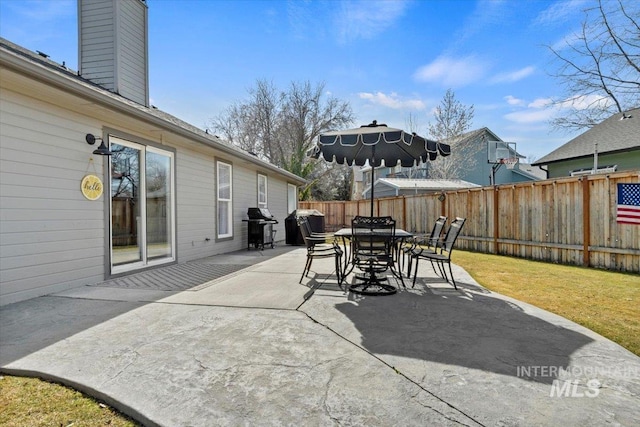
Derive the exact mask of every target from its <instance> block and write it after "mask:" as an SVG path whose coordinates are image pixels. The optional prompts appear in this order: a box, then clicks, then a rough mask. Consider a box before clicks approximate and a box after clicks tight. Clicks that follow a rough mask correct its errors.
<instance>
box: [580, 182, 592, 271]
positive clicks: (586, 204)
mask: <svg viewBox="0 0 640 427" xmlns="http://www.w3.org/2000/svg"><path fill="white" fill-rule="evenodd" d="M590 193H591V192H590V190H589V178H587V177H586V176H585V177H582V245H583V247H582V264H583V265H584V266H585V267H589V265H590V264H591V254H590V253H589V245H590V244H591V218H590V216H589V212H590V209H589V208H590V203H591V201H590V195H591V194H590Z"/></svg>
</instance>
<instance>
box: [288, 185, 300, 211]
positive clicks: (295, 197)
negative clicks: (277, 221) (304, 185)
mask: <svg viewBox="0 0 640 427" xmlns="http://www.w3.org/2000/svg"><path fill="white" fill-rule="evenodd" d="M291 189H293V199H294V200H293V206H289V202H290V201H291V200H290V199H289V196H290V194H289V192H290V191H291ZM292 208H293V209H292ZM297 209H298V186H297V185H295V184H291V183H290V182H288V183H287V211H288V212H287V213H288V214H290V213H292V212H293V211H295V210H297Z"/></svg>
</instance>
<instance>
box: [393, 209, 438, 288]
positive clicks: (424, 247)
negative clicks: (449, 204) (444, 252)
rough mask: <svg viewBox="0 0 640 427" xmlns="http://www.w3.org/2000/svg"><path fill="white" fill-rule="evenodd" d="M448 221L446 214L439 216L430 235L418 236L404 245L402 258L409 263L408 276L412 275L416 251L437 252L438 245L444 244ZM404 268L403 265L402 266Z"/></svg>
mask: <svg viewBox="0 0 640 427" xmlns="http://www.w3.org/2000/svg"><path fill="white" fill-rule="evenodd" d="M446 223H447V217H446V216H439V217H438V219H437V220H436V221H435V222H434V223H433V227H432V228H431V233H429V234H428V235H422V236H416V237H414V238H413V239H412V240H411V241H409V242H407V244H406V245H405V246H404V247H402V258H401V260H402V261H403V262H404V260H405V259H406V263H407V277H411V264H412V259H413V258H412V255H413V254H414V253H423V252H424V251H427V252H432V253H435V252H436V251H437V249H438V247H439V246H440V245H441V244H442V238H443V236H442V231H443V230H444V226H445V224H446ZM401 270H402V267H401Z"/></svg>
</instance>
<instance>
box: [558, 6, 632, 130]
mask: <svg viewBox="0 0 640 427" xmlns="http://www.w3.org/2000/svg"><path fill="white" fill-rule="evenodd" d="M548 48H549V49H550V50H551V52H552V53H553V54H554V57H555V60H556V62H557V63H558V68H557V70H556V71H554V72H553V73H552V76H553V77H555V78H556V79H558V81H559V82H560V83H561V84H562V85H563V86H564V89H565V97H564V98H563V99H562V100H558V101H556V102H555V103H554V104H553V106H555V107H558V106H560V107H562V108H560V109H559V110H560V111H563V112H564V113H563V114H562V115H561V116H558V117H557V118H555V119H553V121H552V124H553V125H554V126H555V127H556V128H562V129H567V130H570V129H573V130H577V129H583V128H589V127H592V126H594V125H596V124H598V123H600V122H601V121H602V120H604V119H606V118H608V117H610V116H611V115H613V114H615V113H621V112H624V111H627V110H629V109H631V108H635V107H638V106H639V105H640V2H636V1H623V0H617V1H604V2H603V1H601V0H598V4H597V6H595V7H592V8H590V9H587V10H585V18H584V21H583V22H582V27H581V31H580V33H578V34H575V35H574V38H573V39H572V40H570V41H567V42H566V43H565V46H563V48H562V49H561V48H554V47H550V46H549V47H548Z"/></svg>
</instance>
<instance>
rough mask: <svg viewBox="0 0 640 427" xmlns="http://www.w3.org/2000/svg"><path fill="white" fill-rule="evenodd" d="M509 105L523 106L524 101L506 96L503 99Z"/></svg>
mask: <svg viewBox="0 0 640 427" xmlns="http://www.w3.org/2000/svg"><path fill="white" fill-rule="evenodd" d="M504 99H505V100H506V101H507V104H509V105H524V100H522V99H520V98H516V97H515V96H511V95H507V96H505V97H504Z"/></svg>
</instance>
